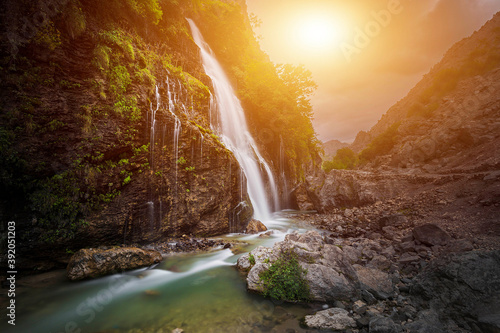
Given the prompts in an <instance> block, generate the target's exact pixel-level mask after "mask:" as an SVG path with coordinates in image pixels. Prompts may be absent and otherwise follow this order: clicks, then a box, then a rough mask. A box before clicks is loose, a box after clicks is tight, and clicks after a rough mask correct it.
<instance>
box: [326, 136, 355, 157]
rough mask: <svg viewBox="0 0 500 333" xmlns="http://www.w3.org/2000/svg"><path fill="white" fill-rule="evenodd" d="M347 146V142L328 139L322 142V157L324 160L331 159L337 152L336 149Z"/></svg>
mask: <svg viewBox="0 0 500 333" xmlns="http://www.w3.org/2000/svg"><path fill="white" fill-rule="evenodd" d="M347 146H349V144H348V143H345V142H341V141H339V140H330V141H327V142H324V143H323V150H324V151H325V154H324V155H323V159H324V160H329V159H332V158H333V157H334V156H335V154H337V150H339V149H341V148H345V147H347Z"/></svg>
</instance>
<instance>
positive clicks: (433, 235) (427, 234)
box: [413, 223, 451, 246]
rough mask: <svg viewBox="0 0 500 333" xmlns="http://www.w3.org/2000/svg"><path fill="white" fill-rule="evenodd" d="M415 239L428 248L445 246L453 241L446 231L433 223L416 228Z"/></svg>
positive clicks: (414, 230) (414, 231)
mask: <svg viewBox="0 0 500 333" xmlns="http://www.w3.org/2000/svg"><path fill="white" fill-rule="evenodd" d="M413 237H414V238H415V239H416V240H418V241H419V242H420V243H422V244H425V245H428V246H434V245H440V246H443V245H446V244H447V243H448V241H449V240H450V239H451V237H450V235H448V233H447V232H446V231H444V230H443V229H441V228H440V227H438V226H437V225H435V224H432V223H427V224H424V225H420V226H418V227H415V228H414V229H413Z"/></svg>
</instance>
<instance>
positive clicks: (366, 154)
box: [359, 122, 401, 163]
mask: <svg viewBox="0 0 500 333" xmlns="http://www.w3.org/2000/svg"><path fill="white" fill-rule="evenodd" d="M400 124H401V123H400V122H397V123H394V124H392V125H391V126H390V127H389V128H388V129H387V130H385V132H383V133H382V134H380V135H379V136H377V137H376V138H375V139H373V141H372V142H371V143H370V144H369V145H368V147H366V148H365V149H363V151H362V152H361V153H360V154H359V159H360V161H361V162H362V163H365V162H369V161H372V160H374V159H375V158H376V157H377V156H382V155H387V154H388V153H389V152H390V151H391V149H392V148H393V147H394V145H395V144H396V135H397V134H398V128H399V125H400Z"/></svg>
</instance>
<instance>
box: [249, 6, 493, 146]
mask: <svg viewBox="0 0 500 333" xmlns="http://www.w3.org/2000/svg"><path fill="white" fill-rule="evenodd" d="M247 6H248V11H249V13H253V14H255V15H256V16H257V17H258V18H259V19H260V20H261V21H262V24H261V25H260V27H258V28H256V30H255V32H256V34H257V35H258V36H260V37H261V39H260V41H261V47H262V49H263V50H264V51H265V52H266V53H268V55H269V56H270V58H271V60H272V61H273V62H275V63H294V64H304V65H305V66H306V67H307V68H308V69H310V70H311V71H312V73H313V77H314V80H315V81H316V83H317V84H318V89H317V91H316V94H315V95H314V96H313V97H312V103H313V106H314V117H315V120H314V126H315V129H316V132H317V133H318V135H319V138H320V139H321V140H323V141H327V140H330V139H340V140H343V141H352V140H353V139H354V138H355V136H356V134H357V132H359V131H360V130H368V129H370V128H371V127H372V126H373V125H374V124H375V123H376V122H377V121H378V119H380V117H381V115H382V114H383V113H384V112H386V111H387V110H388V108H389V107H390V106H392V105H393V104H394V103H395V102H397V101H398V100H400V99H401V98H403V97H404V96H405V95H406V94H407V93H408V91H409V90H410V89H411V88H412V87H413V86H414V85H415V84H416V83H417V82H418V81H419V80H420V79H421V78H422V76H423V75H424V74H425V73H427V72H428V71H429V70H430V68H431V67H432V66H433V65H434V64H436V63H437V62H438V61H439V60H440V59H441V58H442V56H443V55H444V52H446V50H448V49H449V48H450V47H451V46H452V45H453V44H454V43H456V42H457V41H459V40H461V39H463V38H465V37H467V36H469V35H470V34H472V33H473V32H474V31H475V30H477V29H479V28H480V27H481V26H482V25H483V24H484V23H486V21H487V20H489V19H491V18H492V17H493V14H494V13H496V12H497V11H499V10H500V1H497V0H421V1H412V0H401V1H397V0H373V1H361V0H353V1H340V0H308V1H306V0H287V1H282V0H247Z"/></svg>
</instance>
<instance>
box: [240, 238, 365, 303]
mask: <svg viewBox="0 0 500 333" xmlns="http://www.w3.org/2000/svg"><path fill="white" fill-rule="evenodd" d="M288 251H293V252H294V253H295V254H296V255H297V259H298V261H299V264H300V265H301V266H302V268H304V269H306V270H307V274H306V275H305V280H306V282H307V284H308V285H309V289H310V298H311V300H313V301H320V302H334V301H337V300H350V299H352V298H355V297H358V296H359V281H358V277H357V275H356V271H355V270H354V268H353V267H352V265H351V264H350V263H349V260H348V259H347V257H346V256H345V255H344V253H343V252H342V250H341V249H340V248H339V247H337V246H334V245H331V244H327V243H325V241H324V239H323V237H322V236H321V235H320V234H319V233H318V232H316V231H308V232H306V233H304V234H298V233H293V234H288V235H286V237H285V240H284V241H282V242H278V243H276V244H275V245H274V247H273V248H272V249H269V248H265V247H258V248H256V249H254V250H252V251H251V252H250V253H249V254H246V255H244V256H242V257H240V258H239V260H238V263H237V266H238V268H239V269H241V270H243V271H248V269H249V268H250V270H249V272H248V276H247V288H248V289H249V290H250V291H253V292H257V293H262V292H263V286H262V282H261V280H260V274H261V273H262V272H264V271H266V270H268V269H269V267H270V266H271V265H272V264H273V263H274V262H275V261H276V260H277V259H278V257H279V255H280V253H285V252H288Z"/></svg>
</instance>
